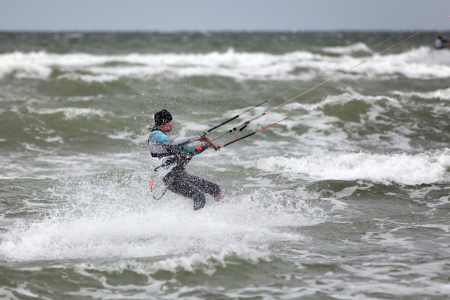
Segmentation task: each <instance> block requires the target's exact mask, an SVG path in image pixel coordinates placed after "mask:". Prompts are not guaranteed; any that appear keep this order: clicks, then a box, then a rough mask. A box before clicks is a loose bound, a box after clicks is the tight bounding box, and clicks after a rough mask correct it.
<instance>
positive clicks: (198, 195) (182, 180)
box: [148, 109, 225, 210]
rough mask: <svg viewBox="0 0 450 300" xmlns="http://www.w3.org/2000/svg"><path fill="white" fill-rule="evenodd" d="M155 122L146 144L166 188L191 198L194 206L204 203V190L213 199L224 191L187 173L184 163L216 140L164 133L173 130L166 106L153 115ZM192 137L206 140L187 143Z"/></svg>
mask: <svg viewBox="0 0 450 300" xmlns="http://www.w3.org/2000/svg"><path fill="white" fill-rule="evenodd" d="M154 120H155V126H154V127H151V128H149V129H151V130H152V132H151V133H150V135H149V137H148V147H149V150H150V153H151V155H152V161H153V165H154V166H155V170H156V171H158V174H159V175H160V176H161V177H162V178H163V182H164V184H165V185H166V187H167V189H168V190H170V191H172V192H174V193H177V194H180V195H182V196H185V197H188V198H192V200H194V210H198V209H201V208H203V207H204V206H205V203H206V197H205V194H204V193H207V194H210V195H211V196H213V197H214V198H215V200H216V201H220V200H222V199H223V198H224V197H225V195H224V194H223V193H222V191H221V189H220V187H219V186H218V185H217V184H215V183H212V182H210V181H208V180H206V179H203V178H200V177H197V176H194V175H190V174H188V173H187V172H186V170H185V167H186V165H187V163H188V162H189V161H190V160H191V159H192V157H193V156H195V155H197V154H200V153H202V152H203V151H205V150H206V149H207V148H213V149H216V144H215V142H210V141H209V138H208V136H206V135H204V136H191V137H180V138H173V137H170V136H168V135H167V133H169V132H170V131H171V130H172V127H173V122H172V115H171V114H170V112H169V111H167V110H166V109H163V110H160V111H158V112H157V113H155V115H154ZM195 141H200V142H206V144H205V145H200V146H198V147H189V146H187V144H189V143H191V142H195Z"/></svg>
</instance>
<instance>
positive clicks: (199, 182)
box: [184, 173, 225, 201]
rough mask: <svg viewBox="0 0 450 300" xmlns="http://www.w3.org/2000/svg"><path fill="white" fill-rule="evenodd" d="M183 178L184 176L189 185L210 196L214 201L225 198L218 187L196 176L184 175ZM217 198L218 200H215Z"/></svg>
mask: <svg viewBox="0 0 450 300" xmlns="http://www.w3.org/2000/svg"><path fill="white" fill-rule="evenodd" d="M184 176H185V177H184V178H185V179H186V180H187V181H188V182H189V183H190V184H192V185H194V186H196V187H197V188H198V189H199V190H201V191H203V192H204V193H207V194H210V195H211V196H213V197H214V198H216V201H218V200H220V199H222V198H223V197H225V195H224V194H223V193H222V191H221V190H220V187H219V186H218V185H217V184H215V183H213V182H211V181H208V180H206V179H203V178H200V177H198V176H194V175H190V174H187V173H185V175H184ZM222 195H223V196H222ZM217 198H219V199H218V200H217Z"/></svg>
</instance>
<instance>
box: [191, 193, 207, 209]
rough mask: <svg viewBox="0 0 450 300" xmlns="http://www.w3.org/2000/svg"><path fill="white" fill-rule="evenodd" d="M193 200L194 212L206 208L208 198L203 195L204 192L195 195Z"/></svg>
mask: <svg viewBox="0 0 450 300" xmlns="http://www.w3.org/2000/svg"><path fill="white" fill-rule="evenodd" d="M192 200H194V210H198V209H201V208H203V207H204V206H205V203H206V197H205V194H203V193H202V192H199V193H197V194H195V195H194V196H193V197H192Z"/></svg>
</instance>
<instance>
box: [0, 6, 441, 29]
mask: <svg viewBox="0 0 450 300" xmlns="http://www.w3.org/2000/svg"><path fill="white" fill-rule="evenodd" d="M448 16H450V1H449V0H221V1H217V0H146V1H145V0H0V31H16V30H27V31H30V30H31V31H95V30H97V31H105V30H107V31H136V30H137V31H192V30H207V31H219V30H231V31H239V30H246V31H252V30H269V31H280V30H295V31H303V30H393V31H396V30H415V29H423V28H425V27H428V26H430V25H432V24H434V23H436V22H438V21H440V20H442V19H444V18H446V17H448ZM432 30H440V31H443V30H446V31H450V19H448V20H446V21H444V22H442V23H440V24H438V25H436V26H434V27H433V29H432Z"/></svg>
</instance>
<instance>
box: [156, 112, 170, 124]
mask: <svg viewBox="0 0 450 300" xmlns="http://www.w3.org/2000/svg"><path fill="white" fill-rule="evenodd" d="M170 121H172V115H171V114H170V112H169V111H168V110H167V109H163V110H160V111H158V112H157V113H156V114H155V127H158V126H161V125H164V124H166V123H169V122H170Z"/></svg>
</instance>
